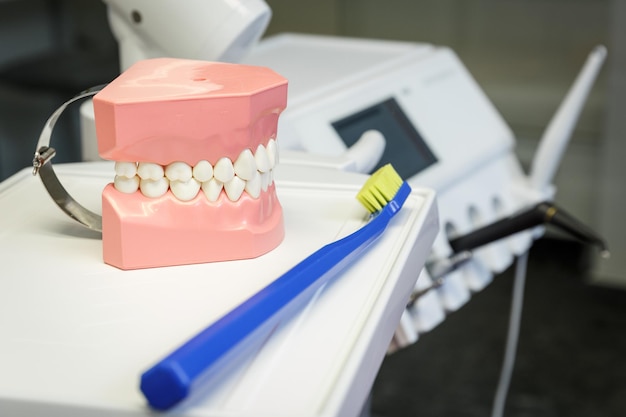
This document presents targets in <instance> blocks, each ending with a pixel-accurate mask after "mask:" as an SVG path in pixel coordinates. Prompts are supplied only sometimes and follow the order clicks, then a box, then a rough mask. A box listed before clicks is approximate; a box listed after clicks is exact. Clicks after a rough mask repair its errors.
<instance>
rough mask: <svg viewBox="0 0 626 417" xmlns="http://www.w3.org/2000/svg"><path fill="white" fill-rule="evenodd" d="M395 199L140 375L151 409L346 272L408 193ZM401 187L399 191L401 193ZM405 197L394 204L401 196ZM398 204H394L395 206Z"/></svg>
mask: <svg viewBox="0 0 626 417" xmlns="http://www.w3.org/2000/svg"><path fill="white" fill-rule="evenodd" d="M405 185H406V187H407V188H408V190H405V193H404V194H406V195H404V194H401V193H400V191H399V192H398V194H397V195H396V198H395V199H394V200H392V202H390V204H388V205H387V206H385V208H384V209H383V210H382V211H381V212H380V213H379V214H378V215H377V216H376V217H374V218H373V219H372V220H371V221H370V222H368V223H367V224H366V225H365V226H363V227H362V228H361V229H359V230H357V231H356V232H354V233H352V234H351V235H349V236H346V237H345V238H343V239H340V240H338V241H336V242H333V243H330V244H328V245H326V246H324V247H322V248H320V249H319V250H317V251H316V252H315V253H313V254H312V255H310V256H308V257H307V258H306V259H304V260H303V261H302V262H300V263H299V264H297V265H296V266H294V267H293V268H292V269H290V270H289V271H287V272H286V273H285V274H283V275H282V276H281V277H279V278H278V279H276V280H275V281H273V282H272V283H270V284H269V285H268V286H266V287H265V288H263V289H262V290H260V291H259V292H257V293H256V294H254V295H253V296H252V297H250V298H249V299H247V300H246V301H245V302H243V303H242V304H240V305H239V306H237V307H236V308H234V309H233V310H231V311H230V312H228V313H227V314H226V315H225V316H223V317H222V318H220V319H219V320H217V321H216V322H214V323H213V324H211V325H210V326H209V327H207V328H206V329H204V330H203V331H201V332H200V333H198V334H197V335H196V336H194V337H193V338H192V339H190V340H189V341H187V342H186V343H185V344H183V345H182V346H181V347H179V348H178V349H176V350H175V351H174V352H172V353H171V354H169V355H168V356H167V357H165V358H164V359H162V360H161V361H160V362H158V363H157V364H156V365H154V366H153V367H152V368H150V369H149V370H147V371H146V372H144V373H143V375H142V376H141V384H140V388H141V391H142V392H143V394H144V396H145V397H146V399H147V400H148V403H149V404H150V406H151V407H153V408H155V409H158V410H166V409H169V408H170V407H172V406H174V405H175V404H177V403H178V402H180V401H181V400H183V399H184V398H186V397H187V396H188V395H189V393H190V392H191V390H192V388H193V385H194V382H195V381H196V380H197V379H198V378H199V377H200V376H201V374H203V373H205V371H209V370H210V368H211V367H213V366H214V365H215V364H216V363H217V362H218V361H219V360H220V359H221V358H223V357H224V356H225V355H226V354H227V353H228V352H229V351H230V350H232V349H233V348H235V347H236V346H237V345H238V344H240V343H241V342H242V341H244V339H246V338H247V337H248V336H250V335H251V334H252V333H254V331H255V330H257V329H259V328H260V327H261V326H262V325H263V324H265V323H266V322H267V321H268V320H270V319H272V318H276V317H277V315H278V313H279V312H280V311H281V310H283V309H284V308H285V307H286V306H288V305H289V304H290V303H292V302H293V301H295V300H296V299H299V298H301V296H303V295H309V294H313V292H314V291H316V290H317V289H318V288H320V287H321V286H322V285H323V284H324V283H326V282H328V281H329V280H330V279H331V278H332V277H334V276H336V274H337V273H338V272H339V271H341V270H343V269H344V268H346V267H347V266H348V265H349V264H350V263H351V262H352V261H353V260H354V259H355V258H356V257H357V256H359V255H360V254H361V253H362V252H363V251H364V250H365V249H366V248H367V247H368V246H369V245H370V244H371V243H372V242H373V241H374V240H375V239H376V238H377V237H378V236H380V234H381V233H382V232H383V231H384V230H385V228H386V227H387V225H388V224H389V221H390V220H391V218H392V217H393V216H394V215H395V213H396V212H397V211H398V210H399V209H400V207H401V206H402V204H403V203H404V200H405V199H406V196H408V193H409V192H410V188H409V187H408V184H406V183H404V184H403V187H404V186H405ZM402 189H403V188H402V187H401V190H402ZM398 196H400V197H403V199H402V201H400V202H399V203H398V202H396V200H397V197H398ZM391 203H394V204H391Z"/></svg>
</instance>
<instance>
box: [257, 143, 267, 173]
mask: <svg viewBox="0 0 626 417" xmlns="http://www.w3.org/2000/svg"><path fill="white" fill-rule="evenodd" d="M254 159H255V160H256V169H258V170H259V171H260V172H267V171H269V170H270V157H269V155H268V154H267V149H265V146H263V145H259V146H258V147H257V148H256V153H255V154H254Z"/></svg>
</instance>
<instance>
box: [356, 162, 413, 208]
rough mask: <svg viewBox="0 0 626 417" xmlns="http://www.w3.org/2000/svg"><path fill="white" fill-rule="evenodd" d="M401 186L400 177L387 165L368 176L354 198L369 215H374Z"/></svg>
mask: <svg viewBox="0 0 626 417" xmlns="http://www.w3.org/2000/svg"><path fill="white" fill-rule="evenodd" d="M401 185H402V177H400V175H398V173H397V172H396V170H395V169H394V168H393V167H392V166H391V164H387V165H385V166H383V167H381V168H379V169H378V170H377V171H376V172H374V173H373V174H372V175H371V176H370V178H369V179H368V180H367V181H366V182H365V185H363V188H361V191H359V193H358V194H357V196H356V198H357V200H359V201H360V202H361V204H363V206H364V207H365V208H366V209H367V210H368V211H369V212H370V213H375V212H377V211H380V210H382V209H383V207H385V206H386V205H387V203H388V202H389V201H391V200H392V199H393V198H394V196H395V195H396V193H397V192H398V190H399V189H400V186H401Z"/></svg>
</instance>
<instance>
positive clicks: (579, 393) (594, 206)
mask: <svg viewBox="0 0 626 417" xmlns="http://www.w3.org/2000/svg"><path fill="white" fill-rule="evenodd" d="M266 1H267V3H268V4H269V5H270V7H271V8H272V10H273V18H272V20H271V22H270V26H269V28H268V30H267V32H266V35H272V34H276V33H282V32H303V33H315V34H327V35H338V36H350V37H365V38H380V39H392V40H406V41H414V42H424V43H432V44H435V45H445V46H448V47H450V48H452V49H453V50H454V51H455V52H456V53H457V54H458V55H459V57H460V58H461V60H462V61H463V63H464V64H465V65H466V67H467V68H468V69H469V71H470V72H471V73H472V74H473V76H474V77H475V78H476V80H477V81H478V83H479V84H480V86H481V87H482V88H483V89H484V91H485V93H486V94H487V96H488V97H489V98H490V99H491V101H492V102H493V103H494V105H495V107H496V108H497V109H498V110H499V111H500V112H501V113H502V115H503V117H504V119H505V120H506V121H507V122H508V123H509V125H510V126H511V128H512V130H513V131H514V133H515V135H516V138H517V154H518V156H519V158H520V160H521V161H522V164H524V165H525V166H527V165H528V164H529V163H530V160H531V157H532V155H533V152H534V151H535V149H536V146H537V143H538V140H539V139H540V137H541V135H542V132H543V130H544V128H545V127H546V124H547V123H548V121H549V120H550V118H551V117H552V115H553V114H554V112H555V111H556V109H557V106H558V105H559V103H560V102H561V100H562V99H563V98H564V95H565V94H566V92H567V90H568V89H569V87H570V86H571V83H572V82H573V81H574V78H575V77H576V75H577V73H578V71H579V70H580V68H581V66H582V65H583V63H584V61H585V59H586V56H587V54H588V53H589V52H590V51H591V49H592V48H593V47H594V46H595V45H598V44H604V45H606V46H607V48H608V58H607V61H606V64H605V66H604V69H603V70H602V72H601V73H600V76H599V78H598V81H597V82H596V84H595V86H594V88H593V90H592V93H591V95H590V97H589V99H588V102H587V105H586V106H585V109H584V111H583V113H582V115H581V119H580V121H579V123H578V125H577V128H576V130H575V132H574V137H573V140H572V141H571V143H570V146H569V148H568V150H567V153H566V155H565V157H564V160H563V163H562V166H561V169H560V171H559V173H558V176H557V179H556V185H557V197H556V201H557V203H559V204H560V205H561V206H563V207H566V208H567V209H568V211H570V212H571V213H572V214H574V215H576V216H577V217H579V218H580V219H581V220H583V221H585V222H587V223H588V224H591V225H593V226H594V227H595V228H596V229H597V230H599V231H600V232H601V233H602V234H603V235H604V236H605V238H606V239H607V240H608V242H609V245H610V246H611V248H612V249H613V250H612V252H613V258H612V260H611V261H610V262H607V263H601V264H594V263H593V262H592V261H589V254H588V253H587V252H586V251H585V250H584V248H580V247H579V246H578V245H577V244H575V243H574V242H571V241H562V240H559V239H556V242H555V241H554V239H545V240H544V241H541V242H539V244H537V245H536V247H535V249H533V253H535V252H537V254H536V256H534V257H531V264H530V271H529V288H528V292H529V296H528V297H527V304H528V305H529V308H530V310H531V313H528V315H527V316H525V321H524V324H523V331H522V342H521V346H520V352H519V355H520V359H519V360H518V368H517V370H516V374H515V377H514V383H513V387H512V396H511V399H510V403H509V406H508V408H507V412H508V414H507V415H518V416H523V415H524V416H525V415H529V416H530V415H533V416H560V415H567V416H578V415H581V416H582V415H594V416H618V415H620V416H621V415H624V414H625V413H626V400H624V398H626V368H625V367H624V364H623V360H622V358H621V357H620V356H621V355H620V351H621V352H623V351H624V350H623V349H624V348H625V347H626V341H625V340H624V339H625V336H624V334H626V332H625V330H626V308H625V307H624V306H625V304H624V301H626V297H624V293H623V288H624V287H626V266H625V263H624V262H625V260H624V255H626V244H624V240H626V239H625V235H626V233H625V232H624V230H625V227H624V225H623V220H622V217H621V216H622V214H623V213H624V212H626V203H625V201H626V196H625V195H624V193H625V192H626V191H625V190H626V186H624V184H623V183H624V181H623V180H624V179H626V164H624V162H623V161H624V159H626V141H625V140H624V139H623V137H622V136H623V132H624V131H625V130H626V118H625V117H624V111H625V109H626V2H624V1H622V0H542V1H538V0H530V1H529V0H505V1H496V0H473V1H467V0H438V1H425V0H385V1H376V0H318V1H315V2H306V1H302V0H266ZM183 4H184V2H181V5H183ZM118 71H119V64H118V55H117V45H116V42H115V40H114V38H113V36H112V34H111V31H110V29H109V25H108V22H107V17H106V7H105V5H104V3H102V2H101V1H99V0H0V180H2V179H5V178H7V177H9V176H10V175H12V174H13V173H15V172H17V171H18V170H20V169H22V168H24V167H27V166H30V165H31V159H32V154H33V151H34V147H35V144H36V142H37V138H38V136H39V133H40V131H41V128H42V126H43V124H44V122H45V121H46V119H47V118H48V117H49V115H50V114H51V113H52V112H53V111H54V110H55V109H56V108H57V107H58V106H59V105H60V104H61V103H62V102H64V101H65V100H67V99H68V98H70V97H71V96H73V95H74V94H76V93H77V92H79V91H81V90H83V89H85V88H88V87H91V86H93V85H96V84H100V83H103V82H107V81H110V80H111V79H112V78H114V77H115V76H116V75H117V73H118ZM72 111H73V112H74V114H72V113H71V112H72ZM79 131H80V129H79V123H78V118H77V109H73V110H70V114H69V115H68V116H67V117H64V118H63V119H62V120H61V121H60V124H59V125H58V127H57V129H56V131H55V135H63V138H62V139H59V140H56V141H55V147H56V148H57V149H58V151H59V152H58V156H57V157H56V158H55V162H63V161H76V160H79V158H80V141H79ZM546 254H549V256H548V255H546ZM592 264H593V265H592ZM510 275H511V274H510V273H509V272H507V273H505V274H503V276H502V277H499V278H498V279H496V280H495V282H494V283H493V284H491V285H490V286H489V287H488V288H487V289H486V290H484V291H483V292H481V293H479V294H477V295H476V297H475V299H472V301H471V302H470V303H469V304H468V305H467V306H465V307H463V308H462V309H461V310H459V311H458V312H455V313H454V314H453V315H451V316H450V317H449V318H448V319H447V320H446V321H445V322H444V323H443V324H442V325H441V326H439V327H438V328H436V329H435V330H434V331H433V332H431V333H429V334H427V335H425V336H423V337H422V339H423V340H419V341H418V342H417V343H416V344H415V345H413V346H410V347H408V348H406V349H404V350H403V351H401V352H398V353H396V354H394V355H392V356H390V357H389V358H388V359H387V360H386V361H385V364H384V365H383V369H382V370H381V374H380V377H379V380H378V381H377V384H376V386H375V390H374V395H373V397H372V412H373V414H375V415H380V416H383V415H389V416H392V415H393V416H395V415H412V416H417V415H420V416H431V415H432V416H435V415H443V416H474V415H475V416H479V415H481V416H484V415H486V414H487V413H488V410H489V407H490V401H491V395H492V394H493V390H494V389H495V383H496V380H497V371H498V367H499V364H500V360H501V351H502V345H503V340H504V335H505V331H506V316H507V314H508V300H509V297H510V296H509V289H510V281H511V280H510V279H509V278H510ZM590 282H591V283H593V285H590ZM557 301H558V302H557ZM533 309H534V310H533ZM532 311H534V314H533V313H532ZM532 320H535V321H532Z"/></svg>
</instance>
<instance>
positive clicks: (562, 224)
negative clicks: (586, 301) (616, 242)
mask: <svg viewBox="0 0 626 417" xmlns="http://www.w3.org/2000/svg"><path fill="white" fill-rule="evenodd" d="M542 224H553V225H555V226H556V227H558V228H559V229H561V230H562V231H564V232H566V233H568V234H570V235H572V236H574V237H576V238H577V239H579V240H581V241H582V242H585V243H590V244H595V245H597V246H598V247H599V248H600V250H601V254H602V257H604V258H608V257H609V255H610V252H609V251H608V248H607V245H606V243H605V242H604V240H603V239H602V238H601V237H600V236H598V234H597V233H595V232H594V231H593V230H591V228H589V227H588V226H586V225H584V224H583V223H581V222H580V221H579V220H577V219H575V218H574V217H573V216H571V215H570V214H568V213H566V212H565V211H564V210H563V209H561V208H558V207H557V206H555V205H554V204H552V203H549V202H541V203H539V204H537V205H535V206H533V207H531V208H529V209H527V210H524V211H522V212H519V213H516V214H513V215H511V216H509V217H506V218H504V219H502V220H498V221H496V222H494V223H492V224H490V225H487V226H485V227H482V228H480V229H477V230H474V231H473V232H470V233H468V234H466V235H463V236H459V237H456V238H453V239H450V241H449V243H450V247H452V249H453V250H454V252H457V253H458V252H462V251H469V250H472V249H475V248H478V247H480V246H483V245H486V244H488V243H491V242H495V241H496V240H499V239H502V238H505V237H507V236H511V235H513V234H515V233H517V232H521V231H523V230H526V229H530V228H532V227H535V226H539V225H542Z"/></svg>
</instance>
